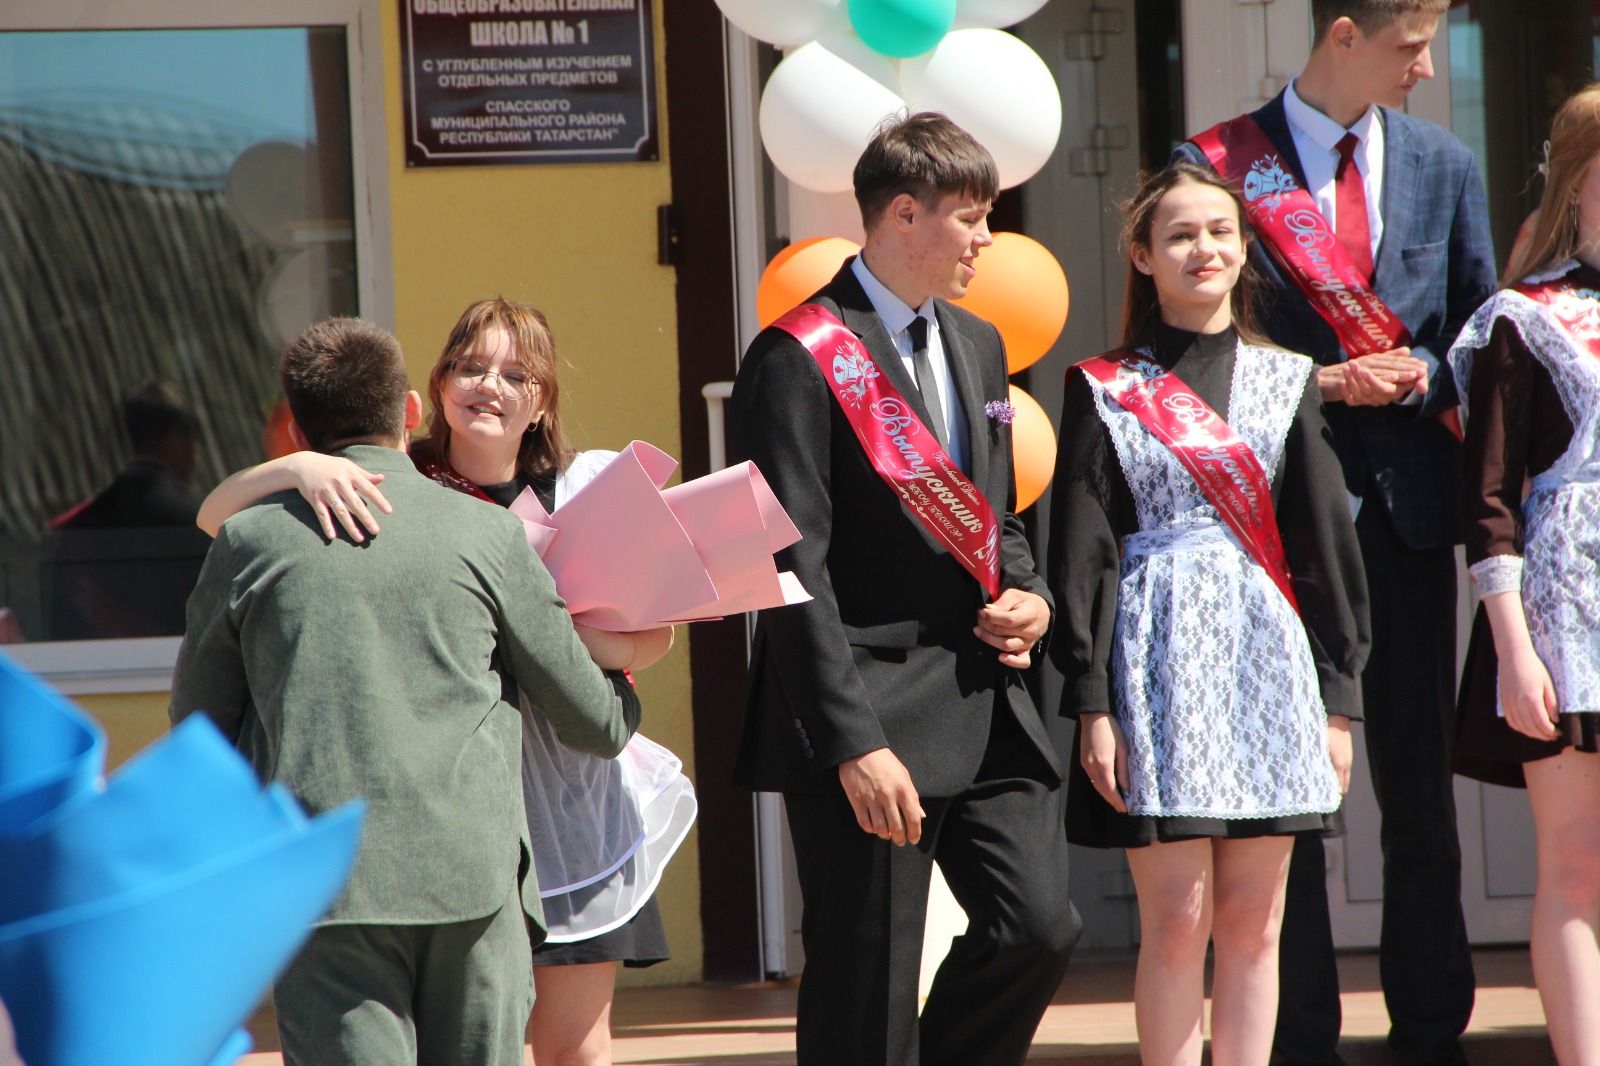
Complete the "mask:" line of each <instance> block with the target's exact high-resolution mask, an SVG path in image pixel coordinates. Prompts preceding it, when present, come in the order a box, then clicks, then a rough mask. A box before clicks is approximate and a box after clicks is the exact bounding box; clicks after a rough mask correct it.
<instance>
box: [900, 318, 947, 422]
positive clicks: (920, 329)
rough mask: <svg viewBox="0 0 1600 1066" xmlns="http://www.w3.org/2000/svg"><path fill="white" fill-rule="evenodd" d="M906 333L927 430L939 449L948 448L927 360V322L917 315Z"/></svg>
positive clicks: (940, 410) (931, 371) (937, 396)
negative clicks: (926, 410) (935, 439)
mask: <svg viewBox="0 0 1600 1066" xmlns="http://www.w3.org/2000/svg"><path fill="white" fill-rule="evenodd" d="M906 332H908V333H910V334H911V368H912V369H913V370H915V371H916V372H917V389H918V390H919V391H920V392H921V393H922V404H923V406H924V407H926V408H927V409H928V428H929V429H930V430H932V431H933V435H934V436H935V437H937V438H939V447H941V448H948V447H949V446H950V434H949V432H948V431H947V430H946V429H945V428H944V405H943V404H941V403H940V402H939V383H938V381H936V380H935V379H934V376H933V361H932V360H931V359H929V358H928V320H927V319H926V318H923V317H922V316H921V315H918V316H917V317H916V318H913V319H912V320H911V325H910V326H909V327H908V328H907V330H906Z"/></svg>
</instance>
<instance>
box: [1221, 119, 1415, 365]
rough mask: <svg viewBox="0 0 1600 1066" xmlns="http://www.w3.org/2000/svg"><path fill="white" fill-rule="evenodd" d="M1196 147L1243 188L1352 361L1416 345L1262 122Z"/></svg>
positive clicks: (1254, 214) (1228, 127) (1225, 127)
mask: <svg viewBox="0 0 1600 1066" xmlns="http://www.w3.org/2000/svg"><path fill="white" fill-rule="evenodd" d="M1193 141H1194V143H1195V145H1196V146H1197V147H1198V148H1199V149H1200V150H1201V151H1202V152H1204V153H1205V155H1206V159H1208V160H1209V161H1210V162H1211V166H1212V168H1213V169H1215V170H1216V172H1217V173H1218V174H1221V175H1222V176H1223V177H1225V178H1227V179H1228V180H1229V181H1232V182H1233V183H1234V184H1235V185H1237V186H1238V188H1239V189H1240V191H1241V193H1242V194H1243V196H1244V213H1245V216H1246V217H1247V218H1248V219H1249V220H1250V225H1251V226H1253V227H1254V228H1255V231H1256V232H1257V233H1259V234H1260V235H1261V239H1262V240H1263V241H1264V242H1265V244H1266V246H1267V249H1268V251H1270V252H1271V253H1272V256H1273V258H1274V259H1276V260H1277V261H1278V264H1279V265H1280V266H1282V267H1283V269H1284V272H1285V273H1286V274H1288V275H1289V277H1290V278H1291V279H1292V280H1293V281H1294V283H1295V286H1296V287H1297V288H1298V289H1299V290H1300V291H1301V292H1302V293H1303V294H1304V295H1305V298H1306V299H1307V300H1308V301H1309V302H1310V303H1311V306H1312V307H1313V308H1315V309H1316V312H1317V314H1319V315H1321V316H1322V318H1323V320H1324V321H1326V322H1327V323H1328V325H1329V326H1330V327H1332V329H1333V332H1334V336H1336V337H1338V338H1339V343H1340V345H1342V346H1343V348H1344V350H1345V352H1346V353H1348V354H1349V356H1350V357H1351V358H1352V359H1356V358H1359V357H1361V356H1363V355H1371V354H1373V353H1374V352H1386V351H1389V350H1390V349H1393V348H1399V347H1402V346H1404V345H1409V344H1410V343H1411V331H1410V330H1408V329H1406V326H1405V323H1404V322H1401V321H1400V320H1399V319H1398V318H1396V317H1395V314H1394V312H1393V311H1391V310H1389V308H1388V307H1386V306H1384V303H1383V301H1382V300H1380V299H1378V294H1377V293H1375V292H1373V291H1372V288H1371V285H1370V284H1369V279H1367V278H1365V277H1363V276H1362V275H1361V271H1359V270H1357V269H1356V266H1355V264H1354V263H1352V262H1351V261H1350V256H1349V255H1348V254H1347V253H1346V252H1345V250H1344V247H1343V246H1342V245H1341V244H1340V243H1339V240H1338V238H1337V237H1335V236H1334V234H1333V230H1332V229H1330V228H1329V227H1328V222H1327V220H1326V219H1325V218H1323V217H1322V212H1320V211H1318V210H1317V203H1316V201H1315V200H1313V199H1312V198H1311V194H1310V193H1309V192H1307V191H1306V190H1305V189H1302V188H1301V187H1300V185H1299V183H1298V182H1296V181H1295V179H1294V175H1293V174H1291V173H1289V169H1288V168H1287V167H1286V166H1284V164H1283V162H1282V160H1280V159H1279V158H1278V148H1277V146H1276V145H1274V144H1273V143H1272V141H1270V140H1269V139H1268V138H1267V135H1266V134H1265V133H1263V132H1262V130H1261V127H1260V126H1258V125H1257V124H1256V120H1255V119H1253V118H1251V117H1250V116H1249V115H1240V116H1239V117H1238V118H1233V119H1229V120H1228V121H1227V122H1223V123H1219V124H1218V125H1215V126H1213V127H1211V128H1210V129H1208V130H1206V131H1205V132H1204V133H1201V134H1199V135H1197V136H1195V137H1194V138H1193Z"/></svg>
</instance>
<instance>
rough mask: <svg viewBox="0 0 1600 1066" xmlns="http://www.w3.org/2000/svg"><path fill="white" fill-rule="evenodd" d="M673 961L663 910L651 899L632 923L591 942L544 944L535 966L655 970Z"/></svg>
mask: <svg viewBox="0 0 1600 1066" xmlns="http://www.w3.org/2000/svg"><path fill="white" fill-rule="evenodd" d="M671 957H672V952H670V951H668V950H667V930H666V927H665V926H664V925H662V923H661V908H660V907H659V906H657V905H656V898H655V897H654V896H651V897H650V898H649V899H648V900H647V901H646V902H645V905H644V906H643V907H641V908H639V913H638V914H635V915H634V916H633V917H632V918H630V919H628V921H627V922H626V923H625V924H623V925H620V926H618V927H617V928H615V929H613V930H611V932H609V933H601V934H600V935H599V936H592V937H590V938H589V939H587V940H574V941H572V942H570V943H564V944H550V943H544V944H540V945H539V946H538V947H537V948H534V950H533V964H534V965H535V966H580V965H584V964H587V963H593V962H620V963H622V965H624V966H629V967H635V968H637V967H644V966H654V965H655V964H656V963H658V962H665V961H666V960H667V959H670V958H671Z"/></svg>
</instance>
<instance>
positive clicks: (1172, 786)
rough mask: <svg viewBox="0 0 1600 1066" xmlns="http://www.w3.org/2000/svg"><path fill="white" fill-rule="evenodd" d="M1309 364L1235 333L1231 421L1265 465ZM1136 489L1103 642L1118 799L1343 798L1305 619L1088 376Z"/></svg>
mask: <svg viewBox="0 0 1600 1066" xmlns="http://www.w3.org/2000/svg"><path fill="white" fill-rule="evenodd" d="M1311 370H1312V364H1311V361H1310V360H1309V359H1306V358H1304V357H1303V356H1297V355H1291V354H1289V353H1287V352H1279V351H1275V350H1271V349H1263V348H1255V347H1252V346H1250V345H1245V344H1241V345H1240V346H1239V348H1238V357H1237V361H1236V363H1235V366H1234V372H1233V381H1232V384H1231V386H1230V399H1229V405H1228V419H1227V421H1228V424H1229V425H1230V426H1232V427H1233V428H1234V430H1235V431H1236V432H1237V433H1238V434H1239V436H1240V437H1242V438H1243V439H1244V440H1245V441H1246V442H1247V443H1248V444H1249V445H1250V448H1251V450H1252V451H1254V452H1255V454H1256V456H1257V458H1259V459H1260V460H1261V465H1262V467H1263V468H1264V469H1265V470H1266V471H1268V476H1269V477H1271V476H1272V474H1273V472H1275V471H1276V469H1277V466H1278V460H1279V457H1280V456H1281V455H1282V453H1283V444H1284V439H1285V437H1286V435H1287V433H1288V430H1289V426H1290V424H1291V422H1292V421H1293V418H1294V413H1295V411H1296V409H1297V408H1298V407H1299V403H1300V397H1301V394H1302V392H1303V391H1304V388H1305V383H1306V379H1307V377H1308V376H1309V374H1310V373H1311ZM1090 383H1091V385H1092V386H1093V388H1094V400H1095V409H1096V410H1097V412H1098V413H1099V415H1100V418H1101V420H1102V421H1103V422H1104V423H1105V425H1106V428H1107V429H1108V430H1109V432H1110V436H1111V440H1112V443H1113V444H1114V446H1115V447H1116V451H1117V459H1118V461H1119V463H1120V465H1121V467H1122V471H1123V474H1124V476H1125V477H1126V479H1127V482H1128V488H1129V489H1130V490H1131V492H1132V495H1133V501H1134V505H1135V508H1136V509H1137V511H1138V515H1139V527H1140V528H1139V532H1137V533H1134V534H1132V535H1130V536H1128V537H1127V538H1125V540H1124V542H1123V558H1122V572H1121V580H1120V584H1119V585H1118V588H1117V614H1116V628H1115V632H1114V635H1113V640H1112V651H1111V693H1112V704H1113V713H1114V714H1115V715H1116V717H1117V721H1118V723H1119V724H1120V725H1121V726H1122V730H1123V733H1124V734H1125V735H1126V736H1127V740H1128V749H1129V758H1128V778H1129V780H1128V797H1127V799H1128V812H1129V813H1130V814H1136V815H1153V816H1158V817H1160V816H1167V817H1172V816H1189V817H1209V818H1275V817H1284V816H1291V815H1299V814H1315V813H1327V812H1330V811H1333V810H1336V809H1337V808H1338V806H1339V783H1338V779H1337V778H1336V776H1335V775H1334V771H1333V766H1332V764H1331V763H1330V762H1329V760H1328V750H1327V715H1326V712H1325V710H1324V708H1323V703H1322V696H1321V693H1320V690H1319V689H1318V686H1317V673H1316V666H1315V664H1314V663H1313V661H1312V658H1311V646H1310V644H1309V642H1308V641H1307V639H1306V634H1305V628H1304V626H1303V625H1302V624H1301V622H1300V618H1299V616H1298V615H1296V614H1295V612H1294V609H1293V608H1292V607H1290V606H1289V602H1288V601H1287V600H1286V599H1285V598H1284V595H1283V593H1282V592H1281V591H1280V590H1279V589H1278V587H1277V586H1276V585H1274V584H1273V582H1272V579H1271V578H1270V577H1268V576H1267V573H1266V571H1265V570H1263V569H1262V568H1261V566H1260V564H1259V563H1257V562H1256V561H1255V560H1254V559H1252V558H1251V557H1250V556H1249V555H1248V554H1247V553H1246V552H1245V550H1244V549H1243V547H1241V546H1240V544H1239V541H1238V540H1237V538H1236V537H1235V536H1234V534H1233V533H1232V532H1231V531H1229V530H1228V529H1227V527H1226V526H1224V525H1223V524H1222V520H1221V519H1220V517H1219V516H1218V514H1217V511H1216V509H1215V508H1214V507H1213V506H1212V505H1211V504H1210V503H1209V502H1207V500H1206V498H1205V496H1204V495H1203V494H1202V493H1201V491H1200V488H1199V486H1198V485H1197V484H1196V483H1195V480H1194V478H1193V476H1192V475H1190V473H1189V472H1188V471H1187V470H1185V469H1184V468H1183V466H1182V465H1181V464H1180V463H1179V462H1178V460H1177V458H1176V457H1175V456H1174V455H1173V454H1172V451H1171V450H1170V449H1169V448H1168V447H1167V446H1166V445H1165V444H1163V443H1162V442H1161V441H1159V440H1158V439H1156V437H1155V436H1154V435H1152V434H1151V433H1150V432H1149V431H1148V430H1146V429H1145V428H1144V427H1143V426H1142V425H1141V424H1140V423H1139V420H1138V419H1137V418H1136V417H1135V416H1134V415H1132V414H1130V413H1129V412H1128V411H1126V410H1124V409H1123V408H1122V407H1121V405H1119V404H1118V403H1117V402H1116V400H1114V399H1112V398H1111V397H1110V396H1108V395H1107V394H1106V392H1105V389H1104V387H1103V386H1102V385H1101V384H1100V383H1099V382H1098V381H1095V380H1094V379H1093V378H1091V379H1090Z"/></svg>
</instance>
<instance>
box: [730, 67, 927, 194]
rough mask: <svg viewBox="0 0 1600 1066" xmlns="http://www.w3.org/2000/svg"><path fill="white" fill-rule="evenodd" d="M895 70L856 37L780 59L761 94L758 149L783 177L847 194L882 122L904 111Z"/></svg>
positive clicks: (809, 185) (809, 186) (816, 187)
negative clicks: (874, 133)
mask: <svg viewBox="0 0 1600 1066" xmlns="http://www.w3.org/2000/svg"><path fill="white" fill-rule="evenodd" d="M897 86H898V79H897V77H896V72H895V67H894V64H893V63H892V62H891V61H890V60H888V59H886V58H884V57H883V56H881V55H879V54H878V53H876V52H874V51H873V50H872V49H870V48H868V47H867V46H866V45H864V44H862V43H861V40H860V39H859V38H857V37H830V38H828V39H827V40H825V41H812V42H811V43H810V44H808V45H804V46H802V47H800V48H797V49H795V50H794V51H793V52H790V53H789V54H788V55H787V56H785V57H784V59H783V62H781V63H779V64H778V67H777V69H776V70H774V71H773V72H772V77H770V78H768V79H767V87H766V88H765V89H764V90H762V93H761V143H762V144H763V145H765V146H766V149H767V155H768V156H770V157H771V158H772V163H773V165H774V166H776V167H777V168H778V169H779V170H780V171H782V172H783V175H784V177H786V178H788V179H789V180H790V181H792V182H794V183H795V184H796V185H803V186H805V187H806V188H808V189H814V190H816V191H817V192H845V191H848V190H849V189H850V187H851V183H850V176H851V172H852V171H854V170H855V166H856V160H857V159H858V158H860V156H861V152H862V150H863V149H865V148H866V146H867V141H869V140H871V139H872V134H873V131H874V130H876V129H877V128H878V124H879V123H881V122H882V121H883V120H884V119H885V118H888V117H889V116H890V115H892V114H894V113H895V112H897V111H899V110H900V109H902V108H904V107H905V106H906V104H905V101H904V100H902V99H901V98H900V95H899V93H898V92H897V91H896V88H897Z"/></svg>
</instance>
